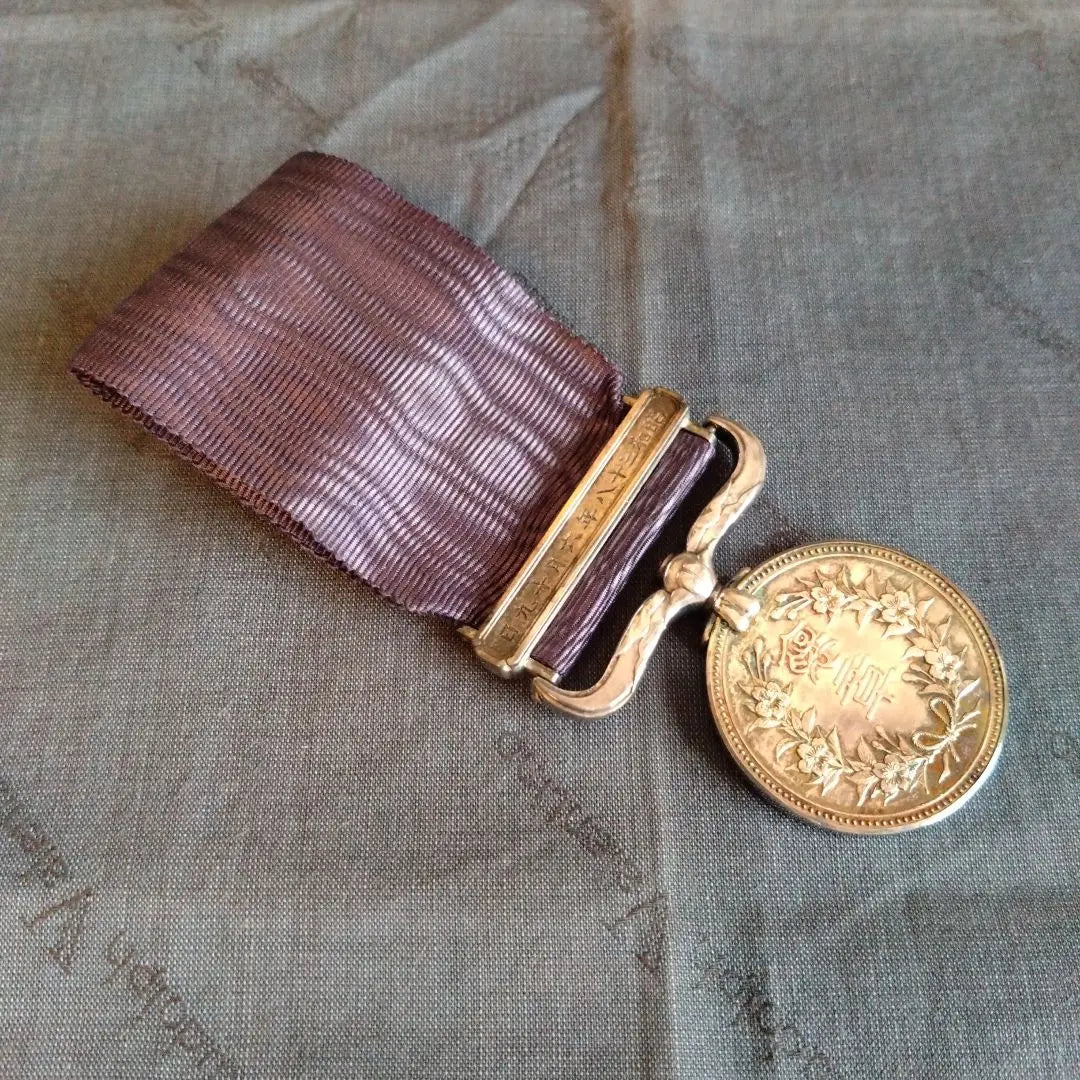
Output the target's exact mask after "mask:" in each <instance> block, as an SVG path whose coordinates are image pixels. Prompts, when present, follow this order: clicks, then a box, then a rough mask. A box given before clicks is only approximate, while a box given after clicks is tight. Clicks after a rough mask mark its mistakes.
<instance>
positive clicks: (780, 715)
mask: <svg viewBox="0 0 1080 1080" xmlns="http://www.w3.org/2000/svg"><path fill="white" fill-rule="evenodd" d="M750 696H751V697H752V698H753V699H754V712H756V713H757V714H758V716H760V717H761V719H762V720H768V721H772V722H774V723H775V722H779V721H781V720H783V719H785V718H786V716H787V712H788V709H790V708H791V695H790V694H789V693H788V691H787V688H786V687H783V686H781V685H780V684H779V683H778V682H771V681H770V682H765V683H761V685H760V686H757V687H755V688H754V689H753V690H752V691H751V692H750Z"/></svg>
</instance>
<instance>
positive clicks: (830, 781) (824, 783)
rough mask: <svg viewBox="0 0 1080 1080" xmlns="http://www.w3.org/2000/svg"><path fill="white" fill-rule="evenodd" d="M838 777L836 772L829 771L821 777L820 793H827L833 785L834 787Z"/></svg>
mask: <svg viewBox="0 0 1080 1080" xmlns="http://www.w3.org/2000/svg"><path fill="white" fill-rule="evenodd" d="M839 779H840V774H839V773H838V772H831V773H828V774H826V775H825V776H824V777H822V780H821V794H822V795H828V794H829V792H830V791H832V789H833V788H834V787H836V784H837V781H838V780H839Z"/></svg>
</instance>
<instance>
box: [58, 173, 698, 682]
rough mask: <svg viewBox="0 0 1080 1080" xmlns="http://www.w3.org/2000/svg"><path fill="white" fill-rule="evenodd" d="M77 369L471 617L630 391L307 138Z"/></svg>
mask: <svg viewBox="0 0 1080 1080" xmlns="http://www.w3.org/2000/svg"><path fill="white" fill-rule="evenodd" d="M71 369H72V372H73V373H74V374H75V375H76V376H77V377H78V378H79V379H80V380H82V382H84V383H85V384H86V385H87V386H88V387H89V388H90V389H91V390H93V391H94V392H95V393H97V394H99V395H100V396H101V397H103V398H105V399H106V400H107V401H110V402H111V403H112V404H114V405H117V406H118V407H119V408H120V409H121V410H122V411H123V412H124V413H125V414H127V415H130V416H132V417H134V418H135V419H136V420H138V421H139V422H140V423H141V424H142V425H143V426H144V427H146V428H147V430H149V431H151V432H153V433H154V434H155V435H159V436H161V437H162V438H163V439H164V440H165V441H166V442H167V443H168V444H169V445H170V446H172V447H173V448H174V449H176V450H178V451H179V452H180V453H181V454H182V455H183V456H184V457H185V458H187V459H188V460H190V461H192V462H194V463H195V464H197V465H198V466H199V467H200V468H202V469H203V470H204V471H206V472H207V473H208V474H209V475H210V476H212V477H213V478H214V479H215V480H218V481H219V482H220V483H221V484H222V485H223V486H225V487H226V488H228V489H229V490H230V491H232V492H233V494H235V495H237V496H238V497H239V498H240V499H242V500H243V502H244V503H245V504H246V505H248V506H250V507H252V508H253V509H254V510H256V511H257V512H259V513H261V514H264V515H265V516H266V517H268V518H269V519H270V520H271V521H273V522H274V523H275V524H277V525H279V526H281V527H282V528H283V529H284V530H285V531H286V532H287V533H288V534H289V535H290V536H292V537H293V539H295V540H297V541H298V542H299V543H301V544H303V545H304V547H306V548H308V549H309V550H311V551H312V552H314V553H315V554H316V555H318V556H320V557H321V558H324V559H326V560H327V561H329V562H331V563H333V564H334V565H336V566H340V567H341V568H342V569H344V570H348V571H349V572H350V573H352V574H355V575H356V576H357V577H358V578H360V579H361V580H363V581H365V582H366V583H367V584H369V585H371V586H373V587H374V588H376V589H378V591H379V592H380V593H382V594H383V595H384V596H386V597H387V598H389V599H391V600H394V601H395V602H397V603H399V604H401V605H403V606H404V607H405V608H407V609H408V610H409V611H415V612H425V613H430V614H436V615H444V616H446V617H448V618H451V619H454V620H456V621H457V622H458V623H469V624H475V625H479V624H480V623H481V621H482V620H483V618H484V615H485V614H486V613H487V612H488V611H489V610H490V609H491V608H492V607H493V606H494V604H495V601H496V600H497V599H498V597H499V596H500V594H501V593H502V592H503V590H504V589H505V588H506V586H507V584H508V583H509V581H510V579H511V578H512V577H513V575H514V574H515V572H516V571H517V570H518V568H519V567H520V566H521V564H522V563H523V562H524V561H525V559H526V557H527V556H528V554H529V553H530V552H531V551H532V549H533V548H534V547H535V546H536V543H537V541H538V540H539V538H540V536H541V535H542V534H543V532H544V530H545V528H547V526H548V524H549V523H550V521H551V520H552V518H553V517H554V516H555V513H556V512H557V510H558V509H559V507H560V506H561V505H562V504H563V503H564V502H565V501H566V499H567V497H568V496H569V494H570V492H571V490H572V489H573V487H574V485H575V484H576V483H577V482H578V481H579V480H580V478H581V477H582V476H583V475H584V473H585V471H586V469H588V467H589V465H590V463H591V462H592V460H593V458H595V457H596V455H597V453H598V451H599V450H600V448H601V447H602V446H603V445H604V442H605V440H606V439H607V438H608V437H610V436H611V434H612V433H613V432H614V430H615V427H616V425H617V424H618V422H619V420H620V419H621V418H622V416H623V415H624V413H625V412H626V408H625V406H624V404H623V401H622V395H621V394H620V390H621V386H622V377H621V375H620V373H619V372H618V371H617V370H616V369H615V368H614V367H612V365H611V364H610V363H609V362H608V361H607V360H605V359H604V357H603V356H601V355H600V353H598V352H597V351H596V349H595V348H593V347H592V346H590V345H588V344H586V343H585V342H584V341H582V340H581V339H580V338H578V337H576V336H575V335H574V334H572V333H571V332H570V331H569V330H568V329H567V328H566V327H565V326H563V325H562V324H561V323H560V322H559V321H558V320H557V319H555V318H554V317H553V316H552V315H551V314H550V313H549V312H548V311H546V310H545V309H544V308H543V306H542V305H541V304H540V303H539V302H538V301H537V300H536V299H535V298H534V297H533V296H531V295H529V293H528V291H527V290H526V289H525V288H524V287H523V285H522V283H521V282H520V281H518V280H517V279H515V278H514V277H513V276H511V275H510V274H509V273H507V272H506V271H505V270H503V269H502V268H501V267H499V266H497V265H496V264H495V263H494V262H493V261H492V260H491V258H490V256H488V255H486V254H485V253H484V252H483V251H481V250H480V249H479V248H478V247H476V246H475V245H474V244H472V243H471V242H470V241H469V240H468V239H466V238H465V237H464V236H462V235H461V233H459V232H456V231H455V230H454V229H452V228H450V227H449V226H448V225H446V224H445V223H444V222H441V221H439V220H438V219H437V218H434V217H432V216H431V215H430V214H428V213H426V212H425V211H423V210H422V209H420V208H419V207H417V206H414V205H413V204H411V203H409V202H408V201H406V200H405V199H403V198H401V196H400V195H398V194H396V193H395V192H393V191H391V190H390V189H389V188H388V187H387V186H386V185H385V184H384V183H382V181H380V180H379V179H378V178H377V177H375V176H372V174H371V173H369V172H367V171H365V170H364V169H362V168H361V167H360V166H358V165H356V164H354V163H353V162H349V161H345V160H344V159H342V158H339V157H333V156H331V155H329V154H314V153H310V152H309V153H304V154H297V155H295V156H294V157H292V158H290V159H289V160H288V161H287V162H285V164H284V165H282V166H281V168H279V169H277V170H275V172H274V173H273V175H272V176H270V177H269V178H268V179H266V180H265V181H264V182H263V183H261V184H259V186H258V187H257V188H256V189H255V190H254V191H253V192H251V194H250V195H248V196H247V197H246V198H244V199H243V200H241V202H240V203H239V204H238V205H236V206H235V207H233V208H231V209H230V210H228V211H227V212H226V213H225V214H223V215H222V216H221V217H220V218H218V219H217V220H216V221H215V222H213V223H212V224H211V225H209V226H208V227H207V228H206V229H204V230H203V231H202V232H201V233H199V235H198V236H197V237H195V239H194V240H192V242H191V243H190V244H188V245H187V246H186V247H185V248H184V249H183V250H182V251H180V252H178V253H177V254H176V255H174V256H173V257H172V258H171V259H169V261H168V262H167V263H166V264H165V265H164V266H163V267H162V268H161V269H160V270H159V271H158V272H157V273H155V274H154V275H153V276H152V277H151V278H150V280H149V281H147V282H146V283H144V284H143V285H142V286H140V288H138V289H137V290H136V291H135V292H134V293H133V294H132V296H130V297H128V299H126V300H125V301H124V302H123V303H122V304H120V305H119V307H118V308H117V309H116V310H115V311H114V312H112V313H111V314H110V315H109V316H108V317H107V318H106V319H104V320H103V321H102V323H101V325H100V326H98V327H97V328H96V329H95V330H94V332H93V333H92V334H91V335H90V337H89V339H88V340H87V341H86V342H84V343H83V345H82V346H81V347H80V348H79V351H78V352H77V353H76V355H75V357H74V359H73V360H72V362H71ZM677 443H678V445H677V446H675V447H673V448H671V450H669V452H667V453H665V454H664V456H663V457H662V459H661V460H660V461H659V462H658V463H657V466H656V468H655V470H654V471H653V472H652V473H651V475H650V476H649V477H648V479H647V480H646V482H645V483H644V485H643V486H642V490H641V491H640V492H639V493H638V495H637V497H636V498H635V500H634V503H633V505H632V506H631V507H630V508H629V510H628V513H627V514H626V515H624V516H623V518H622V520H621V521H620V522H619V523H618V524H617V525H616V527H615V529H614V530H613V533H612V536H611V537H610V542H609V543H608V544H606V545H605V548H604V550H603V552H602V554H601V556H600V557H599V558H598V559H596V560H595V561H594V562H593V564H592V565H591V567H590V569H589V574H588V578H587V579H586V580H585V581H584V583H583V584H582V585H581V586H580V587H578V588H577V589H575V590H574V591H573V593H572V594H571V595H570V597H569V598H568V601H567V604H566V607H565V609H564V611H563V612H562V613H561V614H560V616H559V618H558V619H557V620H556V621H555V623H554V624H553V625H552V627H551V628H550V629H549V630H548V631H547V632H546V633H545V634H544V635H543V637H542V638H541V640H540V641H539V642H538V644H537V648H536V649H535V650H534V655H535V656H536V657H537V658H538V659H539V660H540V661H541V662H542V663H546V664H548V665H549V666H551V667H552V668H555V669H556V670H558V671H565V670H567V669H568V668H569V667H570V666H571V665H572V664H573V661H574V660H575V659H576V657H577V655H578V654H579V652H580V651H581V648H582V647H583V646H584V645H585V643H586V641H587V640H588V637H589V635H590V634H591V633H592V632H593V631H594V630H595V629H596V626H597V624H598V623H599V622H600V620H601V618H602V617H603V614H604V612H605V610H606V609H607V607H608V606H609V605H610V603H611V601H612V600H613V598H614V596H615V595H616V594H617V593H618V587H619V585H620V584H621V583H622V582H623V581H624V580H625V579H626V576H627V575H628V574H629V572H630V571H631V570H632V569H633V566H634V564H635V563H636V561H637V559H638V558H639V557H640V556H641V554H642V553H643V552H644V551H645V550H646V549H647V548H648V546H649V543H650V541H651V540H653V539H655V537H656V535H657V533H658V532H659V531H660V529H661V528H662V527H663V525H664V524H665V522H666V521H667V519H668V518H669V517H670V516H671V514H672V513H673V512H674V510H675V509H676V508H677V507H678V505H679V502H680V501H681V498H682V496H684V495H685V494H686V492H687V491H689V489H690V488H691V487H693V484H694V481H695V480H696V479H697V477H698V476H700V475H701V472H702V471H703V470H704V468H705V467H706V465H708V463H709V461H710V459H711V457H712V448H711V446H710V444H709V443H708V442H707V441H706V440H704V439H702V438H701V437H700V436H695V435H693V434H691V433H689V432H682V433H680V434H679V435H678V436H677ZM561 627H565V629H560V628H561Z"/></svg>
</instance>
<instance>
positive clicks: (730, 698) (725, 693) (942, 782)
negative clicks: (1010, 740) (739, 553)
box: [707, 541, 1006, 833]
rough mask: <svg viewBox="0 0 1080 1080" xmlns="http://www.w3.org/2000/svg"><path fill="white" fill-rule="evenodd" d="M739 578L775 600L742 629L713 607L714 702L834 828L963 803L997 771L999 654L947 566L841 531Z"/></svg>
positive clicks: (723, 729) (775, 791)
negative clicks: (939, 568)
mask: <svg viewBox="0 0 1080 1080" xmlns="http://www.w3.org/2000/svg"><path fill="white" fill-rule="evenodd" d="M736 587H737V588H738V589H739V591H740V592H743V593H748V594H750V595H752V596H753V597H755V598H756V599H757V600H758V601H759V602H760V604H761V610H760V612H759V613H758V614H757V615H756V616H755V617H754V618H753V619H752V620H751V621H750V624H749V626H748V628H747V629H746V630H745V631H743V632H736V631H735V630H733V629H731V628H729V627H728V626H726V625H725V624H724V623H722V622H720V621H719V620H716V621H715V624H714V628H713V630H712V633H711V635H710V638H709V651H708V661H707V678H708V689H709V702H710V705H711V707H712V712H713V717H714V719H715V720H716V726H717V728H718V729H719V731H720V735H721V737H722V738H723V740H724V742H725V744H726V745H727V748H728V750H729V751H730V752H731V754H732V756H733V757H734V758H735V760H736V761H737V762H738V763H739V765H740V766H741V767H742V769H743V770H744V771H745V772H746V773H747V774H748V775H749V776H750V778H751V779H752V780H753V781H754V782H755V783H756V784H757V786H758V787H759V788H761V789H762V791H764V792H765V794H767V795H769V796H770V797H771V798H773V799H775V800H776V801H777V802H779V803H780V804H781V805H782V806H783V807H785V808H786V809H788V810H791V811H793V812H794V813H796V814H798V815H799V816H800V817H803V818H805V819H806V820H808V821H811V822H813V823H815V824H817V825H822V826H825V827H827V828H831V829H838V830H842V831H845V832H858V833H884V832H896V831H899V830H902V829H910V828H914V827H916V826H918V825H925V824H928V823H929V822H931V821H936V820H938V819H939V818H942V817H944V816H945V815H946V814H948V813H951V812H952V811H953V810H955V809H957V807H959V806H960V805H961V804H962V803H963V802H964V801H965V800H966V799H967V798H969V797H970V796H971V795H972V794H973V792H974V791H975V789H976V788H977V787H978V785H979V784H980V783H981V782H982V781H983V780H984V779H985V778H986V777H987V775H988V774H989V773H990V770H991V769H992V767H993V765H994V762H995V761H996V759H997V755H998V751H999V749H1000V746H1001V737H1002V733H1003V731H1004V728H1005V712H1006V686H1005V673H1004V670H1003V667H1002V663H1001V657H1000V655H999V653H998V650H997V646H996V645H995V644H994V641H993V639H992V638H991V636H990V632H989V631H988V630H987V627H986V624H985V623H984V622H983V620H982V618H981V616H980V615H979V613H978V612H977V611H976V610H975V608H974V607H973V606H972V605H971V603H970V601H968V600H967V599H966V598H965V597H964V595H963V594H962V593H961V592H960V591H959V590H958V589H957V588H956V587H955V586H954V585H952V584H950V583H949V582H948V581H946V580H945V579H944V578H943V577H942V576H941V575H940V574H938V573H936V572H935V571H934V570H932V569H931V568H930V567H929V566H926V565H924V564H923V563H921V562H919V561H918V560H916V559H913V558H911V557H910V556H908V555H904V554H902V553H901V552H899V551H893V550H891V549H889V548H883V547H877V546H875V545H871V544H858V543H849V542H845V541H840V542H834V543H826V544H815V545H812V546H809V547H803V548H797V549H795V550H793V551H787V552H784V553H783V554H781V555H778V556H776V557H775V558H773V559H770V560H769V561H768V562H766V563H764V564H763V565H762V566H759V567H758V568H757V569H755V570H752V571H750V572H749V573H747V574H746V575H745V576H743V577H742V578H741V579H740V580H739V581H738V582H737V583H736Z"/></svg>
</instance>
